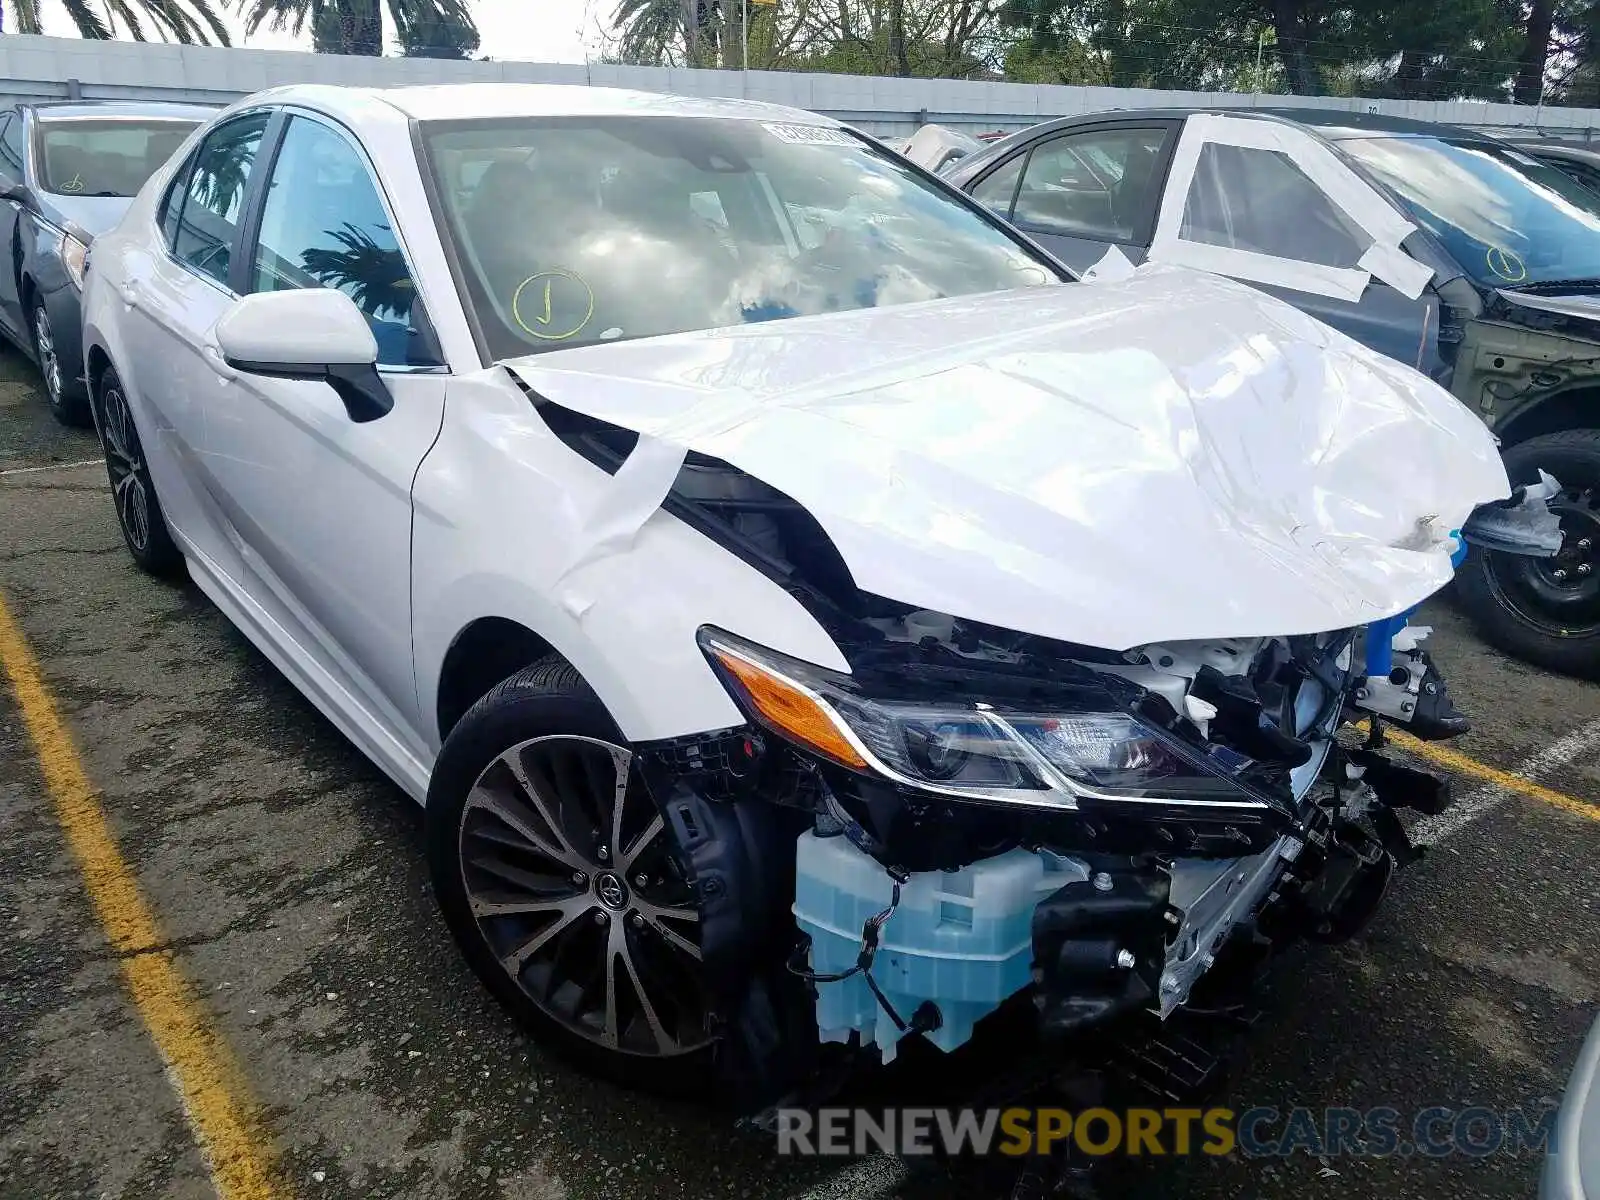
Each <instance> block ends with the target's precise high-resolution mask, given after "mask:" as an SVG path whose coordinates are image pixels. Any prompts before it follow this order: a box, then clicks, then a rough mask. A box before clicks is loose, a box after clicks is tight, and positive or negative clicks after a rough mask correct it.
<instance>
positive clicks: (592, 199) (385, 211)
mask: <svg viewBox="0 0 1600 1200" xmlns="http://www.w3.org/2000/svg"><path fill="white" fill-rule="evenodd" d="M85 307H86V328H85V346H86V350H87V356H88V364H89V373H90V377H91V380H92V385H93V388H92V390H93V408H94V414H95V418H96V424H97V427H98V429H99V432H100V436H101V439H102V441H103V444H104V447H105V452H106V462H107V467H108V471H109V474H110V479H111V484H112V491H113V495H114V497H115V503H116V512H117V517H118V519H119V521H120V523H121V526H122V530H123V533H124V535H125V537H126V541H127V544H128V548H129V550H130V551H131V552H132V554H133V556H134V558H135V559H136V560H137V561H138V563H139V564H140V565H141V566H143V567H145V568H146V569H148V570H151V571H155V572H167V571H174V570H178V569H181V568H185V567H186V569H187V571H188V574H189V575H190V576H191V577H192V578H193V579H194V580H195V581H196V582H197V583H198V584H199V586H200V587H201V588H202V589H204V591H205V592H206V593H207V595H209V596H210V597H211V598H212V599H213V600H214V601H215V602H216V604H217V605H218V607H220V608H221V609H222V610H223V611H224V612H225V613H226V614H227V615H228V616H229V617H230V618H231V619H232V620H233V621H234V622H235V623H236V624H237V625H238V626H239V627H240V628H241V629H242V630H243V631H244V632H245V633H246V634H247V635H248V636H249V637H250V638H251V640H252V641H254V642H255V643H256V644H257V645H258V646H259V647H260V648H261V650H262V651H263V653H265V654H266V655H267V656H268V657H269V658H270V659H271V660H272V661H273V662H274V663H275V664H276V665H277V666H278V667H279V668H280V669H281V670H282V671H283V672H284V673H285V674H286V675H287V676H288V677H289V678H290V679H291V680H293V681H294V683H295V684H296V685H297V686H298V687H299V688H300V689H301V690H302V691H303V692H304V693H305V694H306V695H307V696H308V697H309V698H310V699H311V701H312V702H313V703H314V704H316V705H317V707H318V708H319V709H321V711H322V712H323V713H325V714H326V715H327V717H328V719H329V720H331V721H332V722H333V723H334V724H335V725H337V726H338V728H339V729H340V730H342V731H343V732H344V733H345V734H346V735H347V736H348V737H349V738H350V739H351V740H352V741H353V742H355V743H356V745H358V746H359V747H360V748H361V750H362V751H363V752H364V753H366V754H367V755H368V756H370V757H371V758H372V759H373V760H374V761H375V762H376V763H377V764H378V765H379V766H381V767H382V769H383V770H384V771H385V772H387V774H388V775H389V776H390V777H391V778H392V779H393V780H394V781H395V782H396V783H397V784H398V785H399V786H400V787H401V788H403V789H404V790H405V791H406V792H408V793H409V794H410V795H411V796H413V797H414V798H415V799H416V800H417V801H418V802H421V803H425V804H426V813H427V836H428V841H429V852H430V854H431V856H432V867H433V877H434V882H435V886H436V888H437V892H438V897H439V901H440V904H441V906H442V908H443V911H444V914H445V917H446V919H447V920H448V923H449V925H450V928H451V930H452V932H453V933H454V935H455V937H456V938H457V940H458V941H459V943H460V945H461V947H462V949H463V951H464V953H465V955H466V957H467V958H468V959H469V960H470V961H471V963H472V965H473V967H474V968H475V969H476V971H477V972H478V974H479V975H480V976H481V977H482V979H483V980H484V982H485V983H486V984H487V985H488V986H489V987H490V988H491V989H492V990H493V991H494V992H495V994H496V995H497V996H498V997H499V998H500V999H501V1000H502V1001H503V1002H504V1003H505V1004H506V1006H507V1007H508V1008H509V1009H511V1010H512V1011H513V1012H514V1013H515V1014H516V1015H517V1016H518V1017H519V1018H521V1019H522V1020H524V1021H525V1022H527V1023H528V1025H529V1026H530V1027H532V1029H533V1030H534V1031H535V1032H536V1033H537V1034H538V1035H539V1037H540V1038H541V1039H543V1040H544V1041H545V1042H547V1043H548V1044H550V1045H551V1046H552V1047H554V1048H557V1049H559V1050H561V1051H563V1052H566V1053H568V1054H570V1055H572V1056H575V1057H578V1058H580V1059H582V1060H583V1061H584V1062H586V1063H588V1064H589V1065H590V1066H591V1067H592V1068H593V1069H595V1070H597V1071H601V1072H604V1073H607V1074H609V1075H611V1076H613V1077H617V1078H621V1079H624V1080H627V1081H630V1082H635V1083H639V1084H642V1085H647V1086H655V1087H661V1088H673V1087H680V1086H682V1087H705V1086H707V1085H714V1086H715V1087H716V1089H717V1090H718V1091H719V1092H720V1093H721V1094H723V1095H724V1096H731V1097H734V1098H736V1099H737V1101H738V1102H739V1103H740V1104H742V1105H744V1106H746V1107H747V1108H749V1109H753V1110H755V1109H760V1108H762V1107H763V1106H765V1105H767V1104H770V1103H771V1102H772V1101H774V1100H775V1099H776V1098H777V1097H779V1096H782V1095H786V1094H789V1093H791V1091H792V1090H793V1089H794V1088H795V1087H797V1086H799V1085H801V1084H803V1083H804V1082H805V1081H806V1080H807V1079H812V1078H816V1077H817V1075H818V1073H819V1070H820V1065H821V1064H823V1063H824V1062H826V1061H828V1060H830V1059H831V1058H832V1057H833V1056H837V1055H859V1056H862V1057H872V1058H880V1059H887V1058H890V1057H893V1056H894V1055H895V1053H896V1052H897V1050H899V1049H901V1048H902V1045H903V1043H904V1041H905V1039H907V1038H917V1039H921V1040H922V1041H924V1042H928V1043H932V1044H933V1045H934V1046H936V1047H938V1048H939V1049H941V1050H944V1051H956V1050H958V1048H960V1047H961V1046H962V1045H963V1044H964V1043H966V1042H967V1041H968V1040H969V1038H970V1037H971V1036H972V1035H973V1032H974V1028H975V1026H976V1025H977V1024H978V1023H979V1022H980V1021H982V1020H983V1019H984V1018H985V1017H987V1016H989V1015H990V1014H991V1013H992V1012H994V1011H995V1010H997V1009H999V1008H1000V1007H1001V1006H1002V1004H1004V1002H1006V1001H1008V1000H1010V999H1011V998H1013V997H1017V996H1019V995H1023V994H1027V995H1030V996H1031V999H1032V1001H1033V1004H1032V1006H1031V1008H1029V1012H1030V1013H1031V1014H1032V1015H1031V1016H1030V1018H1029V1019H1030V1020H1033V1021H1034V1022H1035V1024H1036V1026H1037V1031H1038V1033H1039V1034H1040V1035H1041V1036H1042V1037H1043V1038H1044V1039H1046V1040H1047V1041H1049V1042H1051V1043H1052V1044H1060V1045H1070V1044H1072V1043H1073V1042H1074V1040H1075V1039H1076V1040H1078V1041H1081V1040H1082V1039H1081V1035H1082V1034H1084V1033H1085V1032H1086V1031H1090V1030H1100V1029H1102V1028H1103V1027H1106V1026H1107V1025H1108V1024H1109V1023H1112V1022H1119V1023H1121V1022H1126V1021H1134V1022H1145V1023H1147V1024H1148V1026H1149V1029H1150V1031H1151V1036H1159V1031H1160V1028H1161V1022H1162V1021H1163V1020H1166V1019H1169V1018H1171V1017H1172V1016H1173V1015H1174V1014H1176V1013H1179V1012H1180V1011H1183V1010H1185V1009H1186V1008H1194V1007H1198V1006H1200V1004H1201V1003H1202V997H1203V996H1204V994H1205V992H1206V989H1207V988H1209V987H1212V986H1213V985H1214V984H1216V981H1218V980H1221V979H1224V978H1225V977H1226V976H1227V972H1226V969H1225V968H1226V960H1229V959H1231V958H1233V957H1236V956H1237V957H1240V958H1241V959H1242V958H1247V957H1249V956H1250V955H1251V954H1253V953H1254V952H1255V951H1257V950H1259V949H1260V948H1261V947H1262V946H1264V945H1270V944H1274V943H1276V942H1279V941H1281V940H1283V939H1286V938H1288V937H1291V936H1294V935H1295V934H1306V935H1308V936H1312V937H1315V938H1320V939H1325V940H1331V939H1334V938H1338V937H1345V936H1349V935H1350V934H1352V933H1354V932H1355V931H1356V930H1357V929H1359V928H1360V927H1361V926H1362V924H1363V923H1364V922H1365V920H1366V919H1367V917H1368V916H1369V915H1370V914H1371V912H1372V910H1373V908H1374V907H1375V906H1376V904H1377V902H1378V900H1379V898H1380V897H1381V895H1382V893H1383V889H1384V885H1385V884H1386V882H1387V880H1388V878H1389V874H1390V872H1391V871H1392V869H1393V867H1394V866H1395V864H1396V862H1397V861H1403V860H1404V858H1405V857H1406V855H1407V854H1408V852H1409V850H1410V848H1409V846H1408V845H1407V843H1406V841H1405V835H1404V832H1403V829H1402V827H1401V825H1400V822H1399V820H1398V819H1397V817H1396V815H1395V811H1396V810H1397V809H1400V808H1413V809H1420V810H1423V811H1437V810H1438V809H1439V808H1440V807H1441V806H1442V805H1443V804H1444V803H1446V802H1447V801H1448V794H1447V792H1446V791H1445V789H1444V788H1443V786H1442V785H1441V784H1440V783H1439V782H1438V781H1436V780H1434V779H1432V778H1431V777H1429V776H1427V775H1424V774H1421V773H1420V772H1416V771H1413V770H1409V769H1407V768H1404V767H1402V766H1400V765H1398V764H1396V763H1393V762H1391V761H1389V760H1388V759H1387V758H1385V757H1384V755H1383V753H1382V750H1381V747H1380V746H1379V745H1378V741H1377V739H1374V740H1373V741H1371V742H1369V744H1368V746H1367V747H1366V748H1364V749H1360V750H1352V749H1346V748H1343V747H1341V746H1340V744H1339V743H1338V742H1337V740H1336V738H1335V734H1336V732H1337V730H1338V729H1339V728H1340V726H1341V724H1342V723H1344V722H1347V721H1348V720H1350V719H1351V718H1352V717H1353V716H1354V715H1355V713H1356V710H1358V709H1362V710H1365V711H1366V712H1367V713H1368V714H1376V715H1378V716H1388V717H1390V718H1392V719H1395V720H1399V721H1402V722H1405V723H1406V724H1407V725H1408V726H1409V727H1410V728H1411V729H1412V730H1413V731H1414V732H1416V733H1417V734H1418V735H1419V736H1424V737H1433V736H1447V735H1449V734H1452V733H1455V732H1459V731H1460V730H1461V729H1463V728H1464V727H1465V722H1464V720H1463V719H1462V718H1461V716H1460V714H1458V713H1457V712H1456V711H1455V710H1454V708H1453V707H1452V706H1451V705H1450V702H1449V699H1448V694H1447V693H1446V691H1445V690H1444V687H1443V683H1442V680H1441V679H1440V677H1439V673H1438V671H1437V669H1436V668H1435V667H1434V665H1433V664H1432V662H1431V660H1430V659H1429V658H1428V656H1427V654H1426V653H1425V652H1424V651H1423V650H1422V649H1421V648H1420V645H1419V643H1420V642H1421V641H1422V639H1423V637H1424V635H1425V633H1426V631H1425V630H1422V629H1418V628H1415V627H1409V626H1407V625H1406V622H1405V617H1406V615H1407V614H1409V613H1410V612H1411V611H1412V610H1413V609H1414V608H1415V606H1416V605H1418V604H1419V603H1420V602H1421V601H1423V600H1424V599H1426V598H1427V597H1428V596H1430V595H1431V594H1433V593H1434V592H1436V591H1437V590H1438V589H1439V588H1440V587H1442V586H1443V585H1444V584H1445V583H1446V582H1447V581H1448V580H1449V579H1450V576H1451V572H1452V562H1453V559H1454V557H1455V556H1456V555H1457V554H1458V552H1459V550H1460V548H1461V540H1460V530H1461V529H1462V527H1463V526H1466V525H1468V520H1469V514H1472V513H1473V512H1474V510H1475V509H1479V508H1480V506H1488V507H1485V508H1482V509H1481V511H1480V513H1479V517H1478V518H1477V519H1478V520H1479V521H1480V522H1487V524H1489V525H1491V526H1493V528H1494V529H1495V530H1496V531H1497V532H1496V534H1495V536H1497V537H1499V538H1500V543H1498V544H1501V545H1503V544H1504V543H1505V541H1506V539H1507V538H1508V537H1512V538H1513V540H1514V535H1515V533H1516V529H1517V528H1523V529H1525V530H1526V529H1531V528H1534V527H1535V526H1537V524H1538V520H1539V513H1538V512H1537V508H1538V496H1537V495H1533V494H1528V493H1526V492H1519V493H1518V494H1517V495H1512V493H1511V488H1510V487H1509V485H1508V483H1507V479H1506V475H1505V472H1504V470H1503V469H1502V467H1501V465H1500V459H1499V456H1498V454H1497V453H1496V450H1495V446H1494V443H1493V440H1492V439H1491V437H1490V435H1489V434H1488V432H1487V431H1486V430H1485V429H1484V427H1483V425H1482V423H1481V422H1479V421H1478V420H1477V419H1476V418H1475V417H1474V416H1473V415H1472V414H1471V413H1470V412H1468V411H1467V410H1466V409H1465V408H1463V407H1462V406H1461V405H1460V404H1459V403H1457V401H1455V400H1454V399H1453V398H1452V397H1451V396H1449V395H1448V394H1447V393H1446V392H1445V391H1443V390H1442V389H1441V388H1439V387H1437V386H1435V385H1434V384H1433V383H1431V382H1429V381H1428V380H1427V379H1425V378H1423V377H1422V376H1421V375H1418V374H1417V373H1415V372H1414V371H1411V370H1409V369H1407V368H1404V367H1402V366H1399V365H1396V364H1395V363H1393V362H1391V361H1390V360H1388V359H1385V358H1382V357H1380V356H1378V355H1376V354H1374V353H1372V352H1370V351H1368V350H1366V349H1364V348H1362V347H1361V346H1359V345H1357V344H1356V343H1355V342H1353V341H1351V340H1350V339H1348V338H1346V337H1344V336H1342V335H1340V334H1338V333H1336V332H1334V331H1332V330H1330V329H1328V328H1326V327H1325V326H1323V325H1321V324H1319V323H1318V322H1316V321H1315V320H1313V319H1312V318H1310V317H1308V316H1306V315H1303V314H1302V313H1299V312H1297V311H1295V310H1294V309H1292V308H1290V307H1289V306H1287V305H1285V304H1281V303H1278V302H1277V301H1274V300H1272V299H1270V298H1268V297H1266V296H1264V295H1262V294H1261V293H1259V292H1257V291H1254V290H1250V289H1248V288H1246V287H1244V286H1242V285H1238V284H1234V283H1231V282H1228V281H1226V280H1222V279H1218V278H1212V277H1208V276H1204V275H1199V274H1194V273H1190V272H1186V271H1183V270H1180V269H1176V268H1160V267H1154V268H1142V269H1140V270H1138V271H1136V272H1132V273H1131V274H1129V275H1127V276H1126V277H1125V278H1121V279H1117V280H1112V279H1108V278H1103V279H1100V280H1098V281H1096V282H1092V283H1078V282H1074V281H1073V280H1072V279H1071V278H1070V277H1069V276H1068V275H1067V274H1066V273H1065V272H1064V271H1063V270H1062V269H1061V268H1060V267H1059V265H1058V264H1056V263H1055V262H1054V261H1053V260H1051V259H1050V258H1049V257H1048V256H1046V255H1044V254H1042V253H1041V252H1040V251H1039V250H1038V249H1037V248H1035V247H1034V246H1032V245H1031V244H1030V243H1028V242H1027V241H1026V239H1024V238H1022V237H1021V235H1019V234H1017V233H1015V232H1014V231H1012V230H1010V229H1008V228H1007V227H1005V226H1003V225H1002V224H1000V223H998V222H997V221H996V220H995V219H993V218H992V217H990V216H989V215H987V214H986V213H985V212H984V211H983V210H982V209H981V208H979V207H977V206H976V205H974V204H973V203H971V202H970V201H968V200H967V199H966V198H965V197H963V196H961V195H960V194H958V193H956V192H954V191H952V190H951V189H949V188H947V187H945V186H944V185H943V184H941V183H939V182H937V181H935V180H934V179H933V178H932V177H930V176H928V175H926V174H924V173H921V172H919V171H918V170H916V169H915V168H913V167H912V166H910V165H909V164H907V163H906V162H905V161H904V160H902V159H900V158H898V157H897V156H895V155H892V154H890V153H887V152H886V151H884V150H883V149H882V148H881V147H879V146H878V145H877V144H876V143H874V142H872V141H870V140H869V139H865V138H862V137H860V136H858V135H857V134H855V133H854V132H852V131H850V130H848V129H845V128H843V127H841V126H839V125H837V124H836V123H834V122H832V121H829V120H827V119H825V118H821V117H818V116H815V115H812V114H808V113H802V112H796V111H793V110H788V109H780V108H774V107H770V106H764V105H758V104H749V103H737V102H732V101H699V100H688V99H673V98H668V97H660V96H649V95H642V94H637V93H628V92H616V91H608V90H604V89H598V88H596V89H588V88H557V87H532V86H494V87H440V88H420V89H405V90H398V91H373V90H363V89H337V88H322V87H293V88H288V89H283V90H279V91H273V92H267V93H263V94H260V95H257V96H254V97H252V98H250V99H248V100H246V101H243V102H242V103H240V104H237V105H235V106H234V107H233V108H231V109H230V110H228V111H227V112H225V113H223V114H221V115H220V116H219V117H217V118H216V120H214V121H213V122H211V123H210V124H209V125H208V126H206V127H204V128H202V129H201V130H200V131H199V132H198V133H197V134H196V136H195V137H194V138H193V139H192V140H191V142H190V144H189V145H188V147H187V148H186V150H185V151H184V152H182V153H180V154H179V155H177V156H176V158H175V159H174V161H173V162H172V163H171V164H169V165H168V167H166V168H165V169H164V170H163V171H161V172H160V173H159V174H158V175H157V176H156V177H155V178H154V179H153V180H152V181H151V182H150V184H149V185H148V186H147V187H146V188H145V189H144V191H143V193H142V194H141V195H140V196H139V197H138V199H137V201H136V202H135V204H134V205H133V207H132V209H131V211H130V212H129V213H128V215H127V217H126V219H125V220H124V221H123V222H122V224H121V226H120V227H119V228H118V229H116V230H115V231H114V232H112V233H110V234H108V235H106V236H103V237H101V238H100V239H99V240H97V241H96V242H95V244H94V245H93V247H92V251H91V255H90V270H89V277H88V286H87V293H86V301H85ZM1519 523H1520V524H1519ZM1508 529H1510V530H1511V533H1510V534H1508V533H1507V530H1508ZM1470 533H1471V530H1470V528H1469V535H1470ZM1535 540H1537V539H1535ZM1363 631H1365V632H1364V636H1361V635H1362V634H1363ZM1374 723H1375V724H1380V722H1379V721H1378V720H1377V719H1376V718H1375V722H1374ZM1217 986H1220V985H1217ZM1207 1002H1208V1003H1209V1001H1207ZM1024 1007H1027V1006H1024Z"/></svg>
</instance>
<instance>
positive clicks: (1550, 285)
mask: <svg viewBox="0 0 1600 1200" xmlns="http://www.w3.org/2000/svg"><path fill="white" fill-rule="evenodd" d="M1496 286H1497V287H1499V289H1500V290H1501V291H1502V292H1595V291H1600V278H1589V279H1540V280H1537V281H1535V282H1533V283H1502V284H1497V285H1496Z"/></svg>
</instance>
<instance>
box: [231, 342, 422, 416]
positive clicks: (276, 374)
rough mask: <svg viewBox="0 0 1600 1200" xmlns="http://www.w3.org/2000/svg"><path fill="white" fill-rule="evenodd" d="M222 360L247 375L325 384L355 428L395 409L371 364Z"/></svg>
mask: <svg viewBox="0 0 1600 1200" xmlns="http://www.w3.org/2000/svg"><path fill="white" fill-rule="evenodd" d="M223 361H224V362H226V363H227V364H228V366H230V367H232V368H233V369H234V370H235V371H243V372H245V373H246V374H248V375H261V376H265V377H266V378H269V379H300V380H304V381H306V382H308V383H326V384H327V385H328V386H329V387H331V388H332V389H333V390H334V392H335V393H336V394H337V395H338V397H339V399H340V400H342V401H343V402H344V410H345V412H347V413H348V414H349V415H350V419H351V420H352V421H354V422H356V424H358V425H363V424H365V423H366V422H368V421H376V420H377V419H378V418H379V417H382V416H385V415H386V414H387V413H389V411H390V410H392V409H393V408H394V396H393V395H392V394H391V393H390V391H389V387H388V385H387V384H385V383H384V382H383V376H382V375H380V374H379V373H378V368H377V367H376V366H375V365H374V364H372V363H282V362H256V361H254V360H251V359H244V358H231V357H230V358H225V359H224V360H223Z"/></svg>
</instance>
